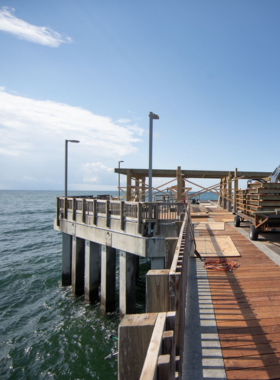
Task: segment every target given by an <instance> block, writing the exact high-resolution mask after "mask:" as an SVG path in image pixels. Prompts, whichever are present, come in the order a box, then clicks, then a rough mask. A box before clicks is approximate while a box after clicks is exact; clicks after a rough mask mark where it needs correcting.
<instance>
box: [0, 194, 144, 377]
mask: <svg viewBox="0 0 280 380" xmlns="http://www.w3.org/2000/svg"><path fill="white" fill-rule="evenodd" d="M103 193H104V192H103ZM70 194H71V193H70ZM83 194H84V192H83ZM91 194H92V193H91ZM94 194H96V193H94ZM116 194H117V193H116ZM57 195H62V194H61V193H58V192H44V191H0V259H1V265H0V292H1V293H0V294H1V298H0V339H1V340H0V379H1V380H4V379H20V380H22V379H30V380H31V379H32V380H36V379H117V356H114V357H112V358H111V359H108V360H104V358H105V357H106V356H107V355H109V354H110V353H111V349H113V350H114V351H117V342H116V341H115V340H112V339H110V338H109V336H110V335H111V334H113V335H116V336H117V333H118V323H119V315H118V310H117V311H116V312H114V313H110V314H107V315H105V316H104V315H102V314H101V312H100V308H99V304H98V303H97V304H95V305H89V304H86V303H85V302H84V298H83V297H78V298H77V297H73V296H72V294H71V288H70V287H66V288H62V287H61V234H59V233H57V232H55V231H54V230H53V219H54V217H55V211H56V199H55V196H57ZM144 266H145V263H144ZM140 285H141V284H140ZM140 288H141V286H140ZM141 302H142V303H143V302H144V300H143V299H142V300H141V297H140V303H141ZM139 307H140V308H141V305H140V306H139Z"/></svg>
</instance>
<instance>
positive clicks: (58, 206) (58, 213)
mask: <svg viewBox="0 0 280 380" xmlns="http://www.w3.org/2000/svg"><path fill="white" fill-rule="evenodd" d="M56 225H57V226H59V225H60V198H56Z"/></svg>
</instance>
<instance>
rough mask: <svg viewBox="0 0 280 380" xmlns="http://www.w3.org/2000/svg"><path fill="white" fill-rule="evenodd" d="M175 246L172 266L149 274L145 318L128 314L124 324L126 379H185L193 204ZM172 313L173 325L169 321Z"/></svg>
mask: <svg viewBox="0 0 280 380" xmlns="http://www.w3.org/2000/svg"><path fill="white" fill-rule="evenodd" d="M172 240H173V242H175V239H172ZM171 246H172V247H173V248H171V251H172V260H170V259H169V258H167V257H166V263H167V262H170V263H171V265H168V266H167V267H166V269H164V270H158V271H157V270H151V271H149V272H148V273H147V277H146V291H147V293H146V311H147V314H142V318H141V317H140V316H139V315H127V316H126V317H125V319H124V320H123V321H122V322H121V324H120V327H119V378H121V379H122V380H126V379H127V380H128V379H129V380H134V379H135V380H136V379H139V378H140V379H141V380H142V379H143V380H144V379H145V380H154V379H158V380H161V379H168V380H169V379H172V380H173V379H177V378H179V379H181V378H182V377H181V376H182V365H183V352H184V326H185V308H186V293H187V273H188V261H189V256H190V254H191V253H192V252H193V248H194V247H193V229H192V221H191V215H190V208H189V206H188V208H187V210H186V213H185V216H184V220H183V223H182V227H181V231H180V235H179V237H178V238H177V239H176V243H175V244H171V245H170V247H171ZM167 251H168V249H167V250H166V254H167V255H170V252H169V253H168V252H167ZM171 316H172V318H171V319H170V320H171V321H172V324H169V323H167V321H168V318H170V317H171ZM140 336H141V339H142V341H141V342H142V344H143V345H141V354H139V355H138V352H140V351H139V348H138V347H137V349H136V342H137V340H140ZM144 339H145V341H144ZM134 342H135V345H134ZM134 350H135V351H134ZM128 357H129V358H130V360H134V361H135V363H134V365H133V366H131V365H130V364H129V363H128V361H127V359H128ZM120 375H121V376H120Z"/></svg>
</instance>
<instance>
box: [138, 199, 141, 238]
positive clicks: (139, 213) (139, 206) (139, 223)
mask: <svg viewBox="0 0 280 380" xmlns="http://www.w3.org/2000/svg"><path fill="white" fill-rule="evenodd" d="M137 216H138V220H137V223H138V227H137V231H138V233H139V234H141V231H142V203H138V210H137Z"/></svg>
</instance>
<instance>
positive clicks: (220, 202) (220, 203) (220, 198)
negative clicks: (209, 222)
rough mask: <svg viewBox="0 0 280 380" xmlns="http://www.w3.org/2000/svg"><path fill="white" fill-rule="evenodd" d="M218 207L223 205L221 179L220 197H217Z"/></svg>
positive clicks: (221, 183)
mask: <svg viewBox="0 0 280 380" xmlns="http://www.w3.org/2000/svg"><path fill="white" fill-rule="evenodd" d="M218 201H219V206H222V203H223V181H222V179H221V180H220V196H219V199H218Z"/></svg>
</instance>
